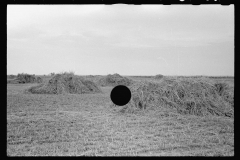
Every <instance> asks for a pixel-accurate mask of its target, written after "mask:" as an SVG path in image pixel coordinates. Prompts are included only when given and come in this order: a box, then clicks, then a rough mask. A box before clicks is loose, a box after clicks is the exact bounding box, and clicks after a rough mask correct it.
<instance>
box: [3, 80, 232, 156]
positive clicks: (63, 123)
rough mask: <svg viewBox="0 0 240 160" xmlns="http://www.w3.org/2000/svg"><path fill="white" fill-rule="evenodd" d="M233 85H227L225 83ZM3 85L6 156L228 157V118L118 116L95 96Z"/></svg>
mask: <svg viewBox="0 0 240 160" xmlns="http://www.w3.org/2000/svg"><path fill="white" fill-rule="evenodd" d="M225 81H228V83H230V84H233V80H225ZM34 85H36V84H7V155H8V156H233V155H234V119H233V118H227V117H220V116H211V117H199V116H193V115H184V116H183V115H181V114H179V113H177V112H174V111H170V110H168V109H166V108H165V109H163V108H155V109H154V110H148V111H147V112H144V111H143V112H138V113H132V114H130V113H121V112H119V110H120V109H121V107H116V106H113V105H111V104H112V103H111V100H110V92H111V89H112V87H101V89H102V90H103V93H96V94H66V95H46V94H25V93H24V92H23V91H24V90H25V89H27V88H29V87H31V86H34Z"/></svg>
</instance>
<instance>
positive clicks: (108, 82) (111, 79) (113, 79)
mask: <svg viewBox="0 0 240 160" xmlns="http://www.w3.org/2000/svg"><path fill="white" fill-rule="evenodd" d="M97 83H98V84H99V85H101V86H117V85H125V86H129V85H131V84H133V80H131V79H129V78H126V77H122V76H120V75H119V74H113V75H111V74H109V75H107V76H105V77H102V78H100V79H99V80H98V82H97Z"/></svg>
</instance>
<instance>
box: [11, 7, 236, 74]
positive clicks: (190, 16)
mask: <svg viewBox="0 0 240 160" xmlns="http://www.w3.org/2000/svg"><path fill="white" fill-rule="evenodd" d="M62 71H73V72H75V74H79V75H90V74H91V75H106V74H113V73H118V74H121V75H156V74H163V75H213V76H218V75H229V76H233V75H234V6H233V5H230V6H221V5H200V6H192V5H170V6H165V5H123V4H117V5H8V6H7V74H18V73H22V72H24V73H29V74H36V75H39V74H49V73H51V72H55V73H58V72H62Z"/></svg>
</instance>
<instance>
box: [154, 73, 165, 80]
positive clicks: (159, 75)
mask: <svg viewBox="0 0 240 160" xmlns="http://www.w3.org/2000/svg"><path fill="white" fill-rule="evenodd" d="M162 78H163V75H161V74H157V75H156V76H155V77H154V79H162Z"/></svg>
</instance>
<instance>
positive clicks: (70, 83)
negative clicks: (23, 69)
mask: <svg viewBox="0 0 240 160" xmlns="http://www.w3.org/2000/svg"><path fill="white" fill-rule="evenodd" d="M27 92H28V93H36V94H65V93H72V94H83V93H100V92H102V91H101V90H100V89H99V88H98V86H97V85H96V84H95V83H94V82H92V81H90V80H86V79H83V78H81V77H78V76H74V75H70V74H69V75H68V74H56V75H55V76H54V77H53V78H51V79H50V80H49V81H48V82H46V83H42V84H40V85H38V86H33V87H31V88H29V89H28V90H27Z"/></svg>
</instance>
